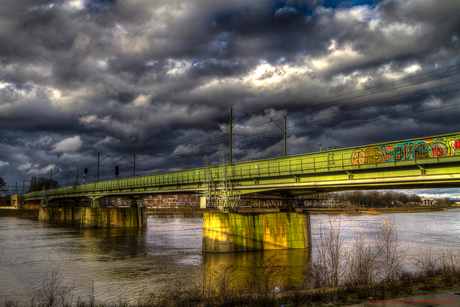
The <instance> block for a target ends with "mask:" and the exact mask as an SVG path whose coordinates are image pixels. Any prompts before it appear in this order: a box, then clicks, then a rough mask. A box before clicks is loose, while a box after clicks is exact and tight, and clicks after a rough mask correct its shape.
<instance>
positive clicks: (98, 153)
mask: <svg viewBox="0 0 460 307" xmlns="http://www.w3.org/2000/svg"><path fill="white" fill-rule="evenodd" d="M99 156H100V152H99V151H98V152H97V181H96V182H99Z"/></svg>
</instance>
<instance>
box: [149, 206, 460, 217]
mask: <svg viewBox="0 0 460 307" xmlns="http://www.w3.org/2000/svg"><path fill="white" fill-rule="evenodd" d="M458 208H460V206H417V207H416V206H410V207H409V206H408V207H396V208H356V209H338V208H309V207H305V208H297V209H296V211H308V212H310V214H345V215H349V214H385V213H422V212H436V211H445V210H451V209H458ZM281 210H283V208H281ZM279 211H280V209H279V208H236V209H234V212H236V213H250V212H252V213H272V212H279ZM205 212H219V210H218V209H216V208H207V209H200V208H198V207H172V208H171V207H170V208H151V207H150V208H149V207H148V208H147V214H148V215H152V216H184V217H202V216H203V213H205Z"/></svg>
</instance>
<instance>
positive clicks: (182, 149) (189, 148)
mask: <svg viewBox="0 0 460 307" xmlns="http://www.w3.org/2000/svg"><path fill="white" fill-rule="evenodd" d="M198 149H199V147H198V146H197V145H192V144H188V145H179V146H177V148H176V149H174V152H173V154H185V153H187V154H190V153H192V152H197V151H198Z"/></svg>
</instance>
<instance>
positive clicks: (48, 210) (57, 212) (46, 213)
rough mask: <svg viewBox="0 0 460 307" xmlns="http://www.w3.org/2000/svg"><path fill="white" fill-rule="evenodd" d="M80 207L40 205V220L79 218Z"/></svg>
mask: <svg viewBox="0 0 460 307" xmlns="http://www.w3.org/2000/svg"><path fill="white" fill-rule="evenodd" d="M81 209H82V208H80V207H59V206H40V207H39V208H38V219H39V220H50V221H53V220H79V219H80V218H81Z"/></svg>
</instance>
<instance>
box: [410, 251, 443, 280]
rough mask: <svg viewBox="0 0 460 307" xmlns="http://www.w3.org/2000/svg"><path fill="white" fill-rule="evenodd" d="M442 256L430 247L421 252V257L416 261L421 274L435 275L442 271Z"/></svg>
mask: <svg viewBox="0 0 460 307" xmlns="http://www.w3.org/2000/svg"><path fill="white" fill-rule="evenodd" d="M439 260H440V258H439V256H438V255H436V254H435V253H434V252H433V250H432V249H431V248H430V249H429V250H427V251H425V252H422V251H421V252H420V256H419V258H418V259H417V260H416V261H415V266H416V267H417V269H418V273H419V275H420V276H427V277H428V276H434V275H436V274H438V272H439V271H440V265H439V264H440V262H439Z"/></svg>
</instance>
